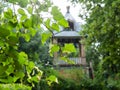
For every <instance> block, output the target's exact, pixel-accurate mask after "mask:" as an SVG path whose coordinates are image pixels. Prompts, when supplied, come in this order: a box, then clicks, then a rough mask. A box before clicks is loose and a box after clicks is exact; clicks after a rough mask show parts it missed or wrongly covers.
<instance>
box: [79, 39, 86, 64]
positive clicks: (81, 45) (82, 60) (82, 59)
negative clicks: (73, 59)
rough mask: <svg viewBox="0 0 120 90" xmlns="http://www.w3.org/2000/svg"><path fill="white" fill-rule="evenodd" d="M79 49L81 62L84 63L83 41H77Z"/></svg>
mask: <svg viewBox="0 0 120 90" xmlns="http://www.w3.org/2000/svg"><path fill="white" fill-rule="evenodd" d="M83 39H84V38H82V40H83ZM79 49H80V58H81V64H82V65H86V55H85V45H84V44H83V43H79Z"/></svg>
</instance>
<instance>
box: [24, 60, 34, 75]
mask: <svg viewBox="0 0 120 90" xmlns="http://www.w3.org/2000/svg"><path fill="white" fill-rule="evenodd" d="M34 67H35V64H34V63H33V62H32V61H29V62H28V65H27V67H26V69H27V72H28V73H29V74H30V73H31V72H32V70H33V69H34Z"/></svg>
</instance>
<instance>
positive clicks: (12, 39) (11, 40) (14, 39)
mask: <svg viewBox="0 0 120 90" xmlns="http://www.w3.org/2000/svg"><path fill="white" fill-rule="evenodd" d="M7 42H8V43H9V45H10V46H14V45H16V44H17V43H18V37H16V36H9V37H8V40H7Z"/></svg>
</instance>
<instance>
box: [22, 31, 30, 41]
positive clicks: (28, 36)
mask: <svg viewBox="0 0 120 90" xmlns="http://www.w3.org/2000/svg"><path fill="white" fill-rule="evenodd" d="M23 37H24V38H25V40H26V41H27V42H29V41H30V34H29V33H26V34H24V35H23Z"/></svg>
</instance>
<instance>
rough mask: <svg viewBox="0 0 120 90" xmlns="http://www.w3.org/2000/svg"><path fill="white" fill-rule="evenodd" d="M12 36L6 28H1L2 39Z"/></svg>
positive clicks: (0, 35)
mask: <svg viewBox="0 0 120 90" xmlns="http://www.w3.org/2000/svg"><path fill="white" fill-rule="evenodd" d="M9 34H10V31H9V30H7V29H6V28H3V27H0V37H3V38H5V37H6V36H8V35H9Z"/></svg>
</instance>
